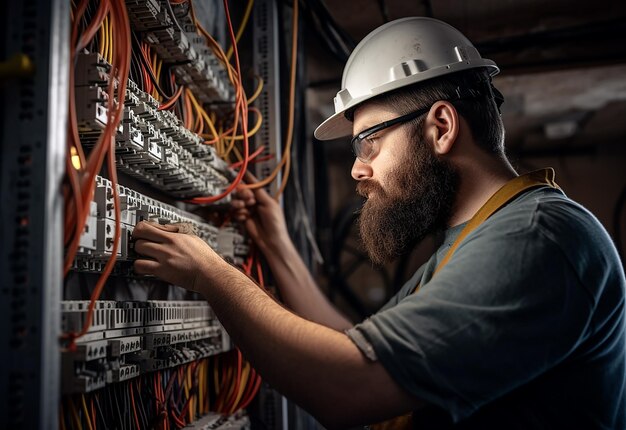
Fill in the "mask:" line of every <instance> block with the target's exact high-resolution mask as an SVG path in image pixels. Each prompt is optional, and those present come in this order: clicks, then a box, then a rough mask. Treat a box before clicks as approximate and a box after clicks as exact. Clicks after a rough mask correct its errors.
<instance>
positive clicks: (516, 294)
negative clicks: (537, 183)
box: [347, 187, 626, 430]
mask: <svg viewBox="0 0 626 430" xmlns="http://www.w3.org/2000/svg"><path fill="white" fill-rule="evenodd" d="M462 228H463V225H461V226H457V227H453V228H451V229H449V230H448V231H447V232H446V237H445V240H444V243H443V245H442V246H441V248H440V249H439V250H438V251H437V252H436V253H435V254H434V255H433V256H432V257H431V259H430V260H429V261H428V262H427V263H426V264H425V265H424V266H422V267H421V268H420V269H419V270H418V271H417V272H416V274H415V275H414V276H413V278H412V279H411V280H410V281H409V282H408V283H407V284H406V285H405V286H404V287H403V288H402V289H401V290H400V292H399V293H398V294H397V295H396V296H395V297H393V298H392V299H391V300H390V301H389V303H387V304H386V305H385V306H384V307H383V308H382V309H381V310H380V311H379V312H378V313H377V314H375V315H373V316H371V317H370V318H368V319H367V320H365V321H364V322H362V323H361V324H358V325H356V326H355V327H354V328H352V329H350V330H348V332H347V334H348V335H349V336H350V337H351V338H352V340H353V341H354V342H355V343H356V344H357V346H359V348H360V349H361V350H362V351H363V353H364V354H365V355H366V356H368V357H369V358H370V359H375V360H379V361H380V362H381V363H382V365H383V366H384V367H385V368H386V369H387V371H388V372H389V374H390V375H391V376H392V377H393V378H394V379H395V380H396V381H397V382H398V383H399V384H400V385H401V386H402V387H403V388H404V389H406V390H407V391H408V392H409V393H411V394H412V395H414V396H415V397H417V398H419V399H422V400H424V401H425V402H426V403H427V404H428V406H427V407H425V408H423V409H420V410H418V411H415V412H414V414H413V416H414V423H415V428H420V429H422V430H425V429H429V428H436V429H442V428H448V427H450V428H480V429H491V428H497V429H517V428H519V429H538V428H541V429H543V428H550V429H555V428H584V429H618V428H619V429H624V428H626V349H625V348H626V330H625V329H626V326H625V319H624V317H625V308H624V297H625V289H626V281H625V279H624V271H623V268H622V265H621V262H620V259H619V257H618V255H617V252H616V250H615V247H614V246H613V243H612V241H611V239H610V237H609V236H608V234H607V233H606V231H605V230H604V228H603V227H602V226H601V224H600V223H599V222H598V220H597V219H596V218H595V217H594V216H593V215H592V214H591V213H589V212H588V211H587V210H586V209H584V208H583V207H582V206H580V205H578V204H577V203H575V202H573V201H571V200H569V199H568V198H567V197H565V196H564V195H563V194H562V193H561V192H559V191H557V190H553V189H551V188H547V187H543V188H539V189H534V190H531V191H528V192H526V193H524V194H522V195H521V196H519V197H517V198H516V199H515V200H513V201H512V202H511V203H509V204H508V205H506V206H505V207H503V208H502V209H500V210H499V211H498V212H496V213H495V214H494V215H493V216H492V217H491V218H489V219H488V220H487V221H485V222H484V223H483V224H482V225H481V226H479V227H478V228H477V229H476V230H474V232H472V233H471V234H470V235H469V236H468V237H466V238H465V239H464V240H463V242H462V243H461V244H460V246H459V247H458V248H457V250H456V252H455V254H454V256H453V257H452V259H450V261H449V262H448V264H447V265H446V266H445V267H444V268H443V269H442V270H441V271H440V272H439V273H437V275H436V276H435V277H434V278H432V279H431V277H432V273H433V271H434V269H435V267H436V266H437V263H438V262H439V261H441V259H442V258H443V257H444V255H445V254H446V252H447V250H448V248H449V247H450V246H451V244H452V243H453V242H454V240H455V238H456V237H457V236H458V234H459V233H460V231H461V230H462ZM417 282H420V284H421V288H420V290H419V292H418V293H416V294H411V293H412V291H413V289H414V288H415V286H416V284H417Z"/></svg>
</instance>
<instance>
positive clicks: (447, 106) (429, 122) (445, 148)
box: [424, 100, 460, 155]
mask: <svg viewBox="0 0 626 430" xmlns="http://www.w3.org/2000/svg"><path fill="white" fill-rule="evenodd" d="M424 125H425V136H428V137H429V138H430V140H431V142H432V144H433V150H434V151H435V154H436V155H444V154H447V153H449V152H450V151H451V150H452V147H453V145H454V142H456V139H457V137H458V135H459V126H460V123H459V114H458V112H457V111H456V108H455V107H454V106H453V105H452V103H450V102H448V101H443V100H441V101H438V102H436V103H435V104H433V105H432V107H431V108H430V112H428V116H427V117H426V121H425V124H424Z"/></svg>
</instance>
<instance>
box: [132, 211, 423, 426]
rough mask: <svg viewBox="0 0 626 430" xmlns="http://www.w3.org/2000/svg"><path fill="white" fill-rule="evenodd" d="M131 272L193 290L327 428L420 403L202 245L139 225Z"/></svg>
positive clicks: (340, 338) (264, 371) (340, 337)
mask: <svg viewBox="0 0 626 430" xmlns="http://www.w3.org/2000/svg"><path fill="white" fill-rule="evenodd" d="M133 235H134V236H135V238H136V239H137V242H136V250H137V252H138V253H140V254H142V255H145V256H147V257H149V258H151V259H152V260H144V259H139V260H137V261H136V262H135V270H136V271H137V272H138V273H141V274H149V275H154V276H157V277H159V278H161V279H163V280H165V281H167V282H170V283H172V284H175V285H180V286H182V287H185V288H188V289H191V290H193V291H198V292H200V293H201V294H203V295H204V296H205V297H206V299H207V300H208V301H209V302H210V304H211V306H212V307H213V309H214V311H215V313H216V315H217V316H218V318H219V319H220V322H221V323H222V324H223V325H224V327H225V328H226V330H227V331H228V333H229V334H230V335H231V337H232V338H233V340H234V342H235V344H237V346H238V347H239V348H240V349H241V350H242V352H243V353H244V355H245V356H246V358H247V359H248V360H250V362H251V363H252V365H253V366H254V367H255V368H256V369H257V371H258V372H259V373H260V374H261V375H262V376H263V377H264V378H265V379H266V380H267V381H268V382H270V383H271V384H272V385H273V386H274V387H276V388H277V389H278V390H279V391H281V392H282V393H284V394H285V395H287V396H288V397H289V398H291V399H293V400H294V401H295V402H296V403H298V404H300V405H301V406H303V407H304V408H306V409H307V410H309V411H310V412H311V413H313V415H315V416H316V417H317V418H318V419H319V420H320V421H321V422H322V423H323V424H324V425H326V426H328V427H346V426H349V425H357V424H366V423H371V422H377V421H380V420H382V419H386V418H389V417H393V416H395V415H399V414H402V413H406V412H408V411H410V410H412V409H414V408H416V407H417V406H418V405H419V403H420V402H419V400H417V399H415V398H413V397H411V396H410V395H409V394H408V393H407V392H405V391H404V390H403V389H402V388H400V386H399V385H398V384H397V383H396V382H395V381H394V380H393V379H392V378H391V377H390V376H389V374H388V373H387V371H386V370H385V369H384V368H383V366H382V365H380V364H379V363H377V362H371V361H369V360H367V359H366V358H365V357H364V356H363V354H362V353H361V352H360V350H359V349H358V348H357V347H356V346H355V345H354V344H353V343H352V341H351V340H350V339H349V338H348V337H347V336H346V335H345V334H343V333H340V332H338V331H336V330H333V329H331V328H328V327H324V326H322V325H320V324H317V323H314V322H311V321H307V320H305V319H303V318H300V317H298V316H296V315H295V314H293V313H292V312H290V311H288V310H286V309H285V308H283V307H282V306H281V305H280V304H278V303H277V302H276V301H274V300H273V299H272V298H271V297H269V296H268V295H267V294H266V293H265V292H263V291H262V290H261V289H259V288H258V287H257V286H256V285H255V284H254V283H253V282H252V281H250V280H249V279H248V278H247V277H246V276H245V275H244V274H243V273H241V272H239V271H238V270H237V269H235V268H233V267H232V266H230V265H228V264H227V263H226V262H224V261H223V260H222V259H221V258H220V257H219V256H218V255H217V254H215V252H214V251H213V250H211V249H210V247H209V246H208V245H206V243H204V242H203V241H202V240H201V239H199V238H197V237H194V236H189V235H185V234H179V233H172V232H168V231H164V230H162V229H159V228H158V227H155V226H151V225H149V224H147V223H143V222H142V223H139V224H138V225H137V227H136V228H135V231H134V232H133Z"/></svg>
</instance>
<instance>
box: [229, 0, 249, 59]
mask: <svg viewBox="0 0 626 430" xmlns="http://www.w3.org/2000/svg"><path fill="white" fill-rule="evenodd" d="M252 6H254V0H248V4H247V5H246V10H245V11H244V13H243V17H242V18H241V24H240V25H239V28H238V29H237V36H235V43H239V39H241V35H242V34H243V31H244V30H245V29H246V25H247V24H248V20H249V19H250V13H251V12H252ZM232 56H233V46H232V45H231V46H230V48H228V51H227V52H226V59H227V60H230V57H232Z"/></svg>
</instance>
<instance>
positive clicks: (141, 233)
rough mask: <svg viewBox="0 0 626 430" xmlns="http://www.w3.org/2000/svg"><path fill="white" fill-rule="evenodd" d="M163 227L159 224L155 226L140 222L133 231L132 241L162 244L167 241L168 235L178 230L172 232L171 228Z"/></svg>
mask: <svg viewBox="0 0 626 430" xmlns="http://www.w3.org/2000/svg"><path fill="white" fill-rule="evenodd" d="M157 225H158V227H157ZM163 227H165V226H161V225H159V224H156V225H155V224H154V223H151V222H147V221H141V222H139V223H137V225H136V226H135V228H134V229H133V239H146V240H149V241H152V242H157V243H164V242H166V241H167V240H168V237H167V236H168V234H169V233H174V232H176V231H178V229H176V230H172V229H171V228H169V229H166V228H163Z"/></svg>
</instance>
